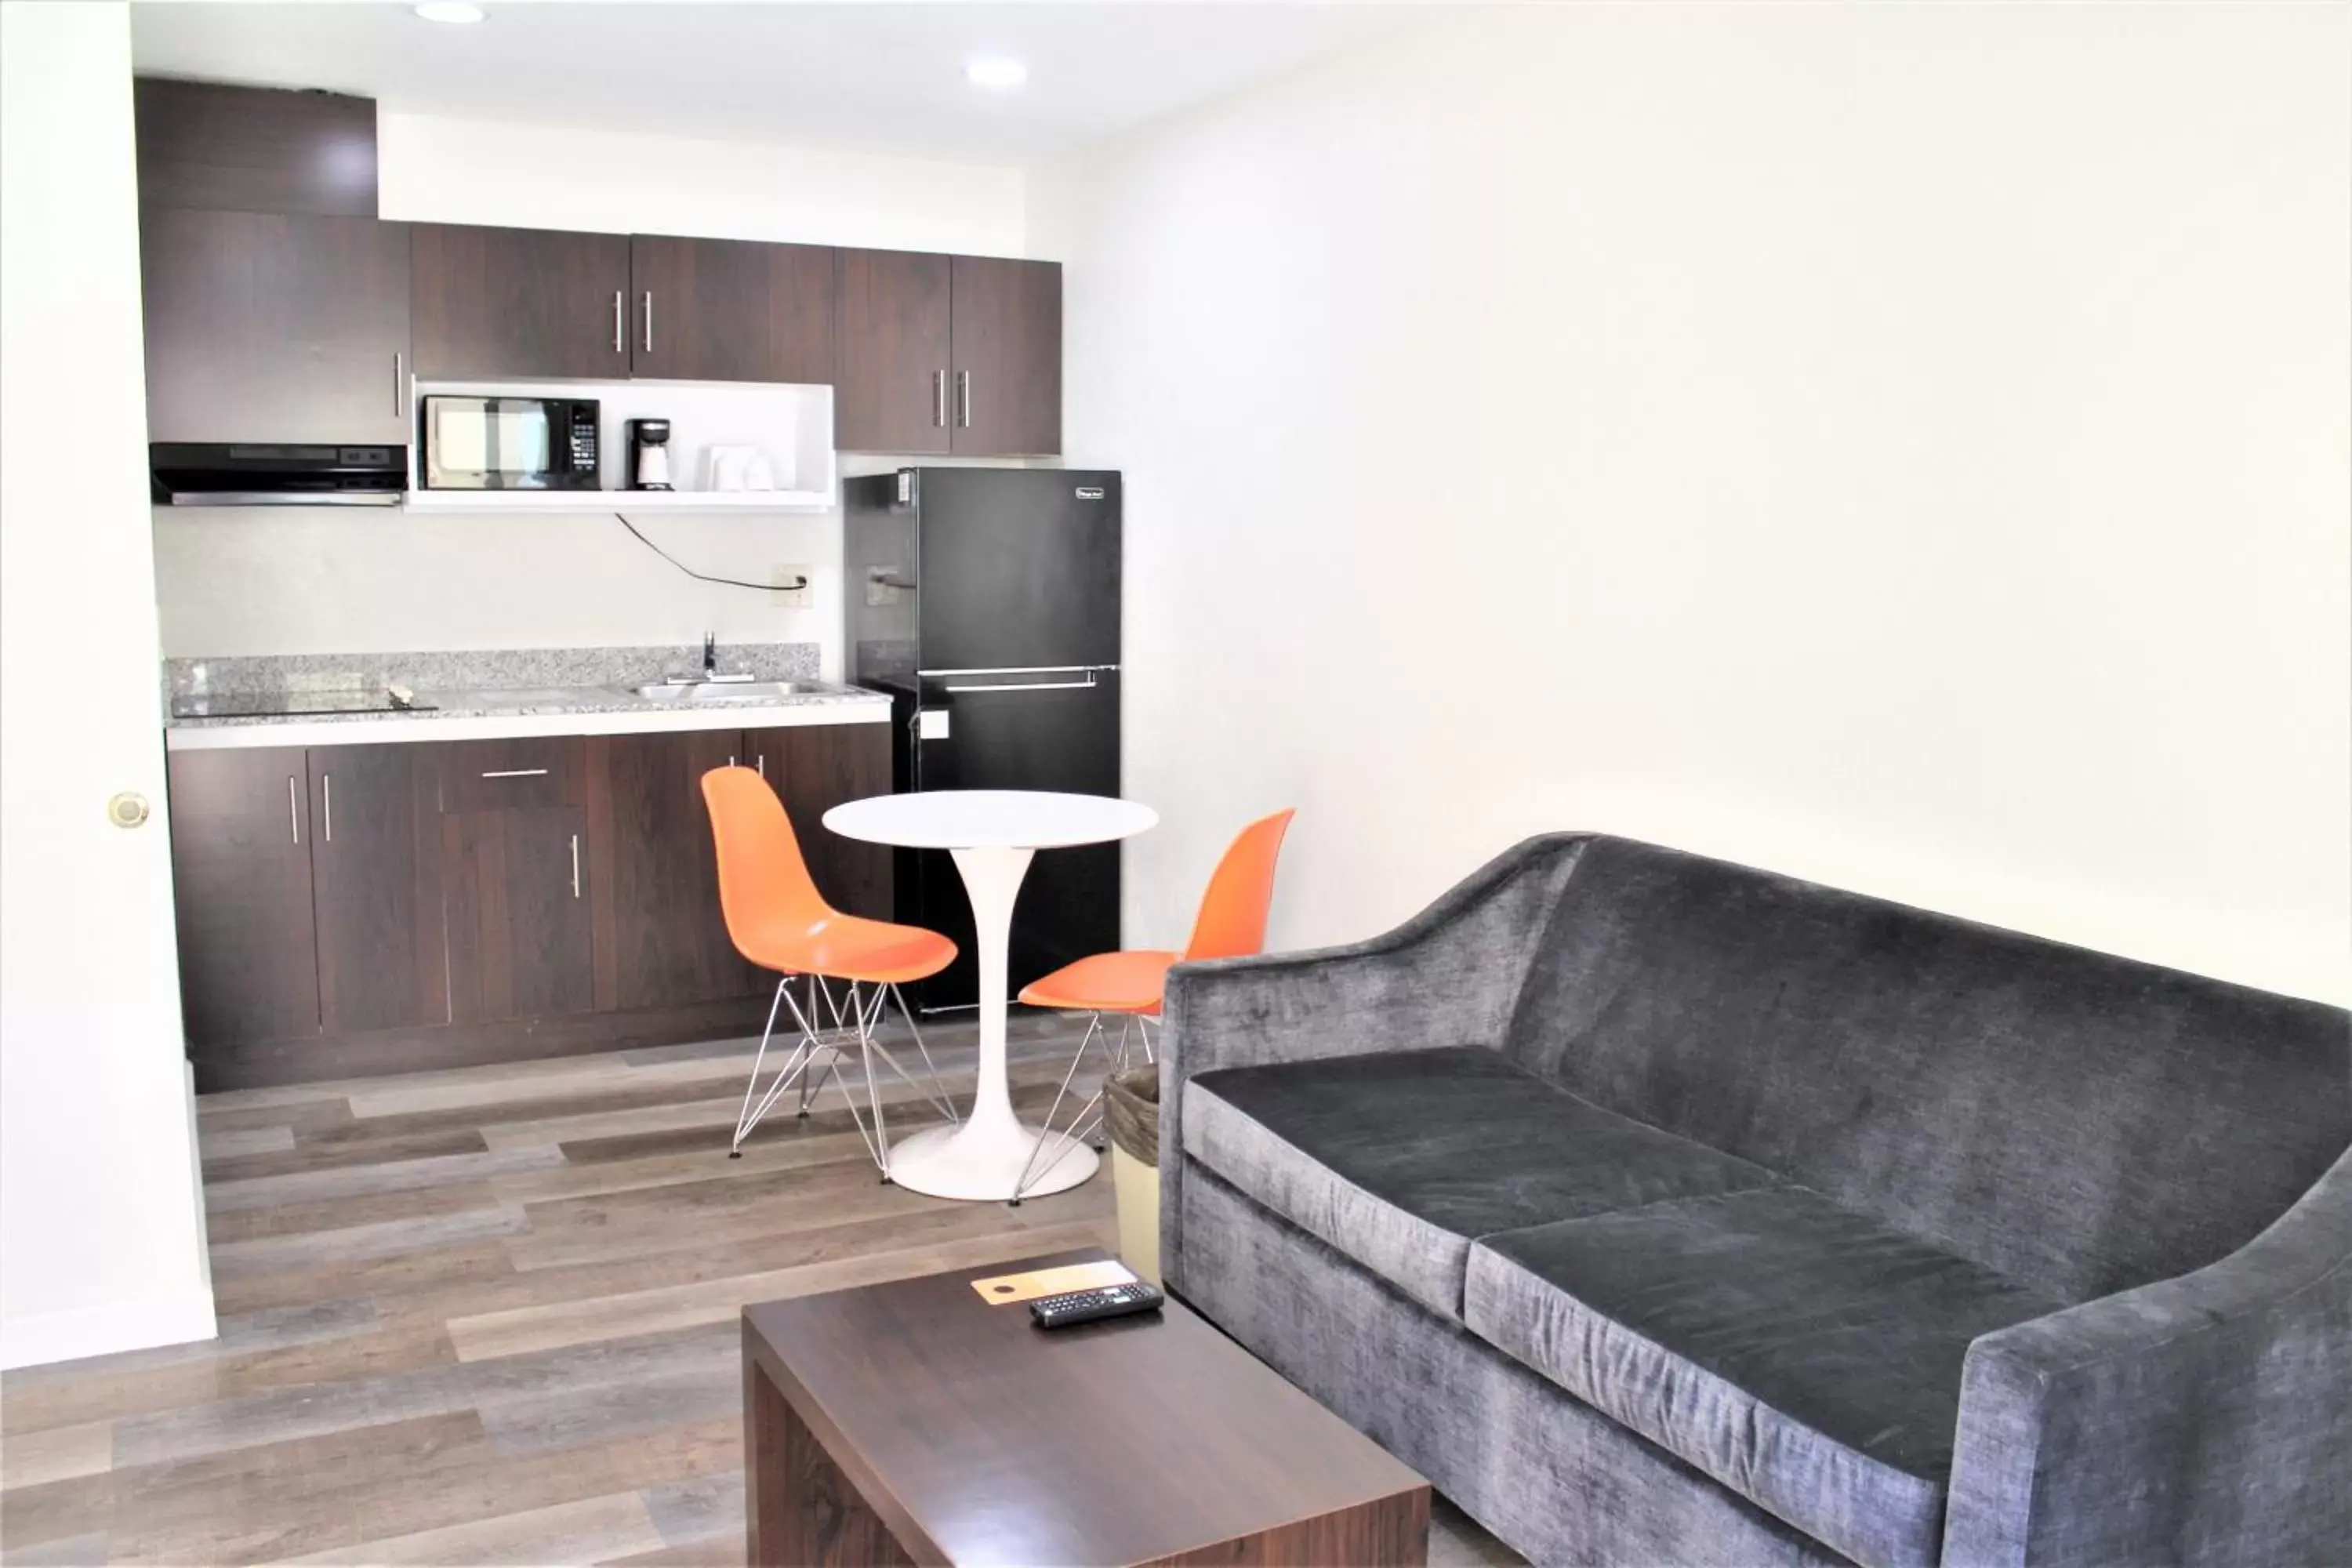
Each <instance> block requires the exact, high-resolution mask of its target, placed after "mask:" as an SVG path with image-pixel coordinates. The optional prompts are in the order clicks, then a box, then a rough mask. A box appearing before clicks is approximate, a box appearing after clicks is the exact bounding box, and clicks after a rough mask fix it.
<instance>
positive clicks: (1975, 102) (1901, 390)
mask: <svg viewBox="0 0 2352 1568" xmlns="http://www.w3.org/2000/svg"><path fill="white" fill-rule="evenodd" d="M2347 18H2352V12H2347V9H2346V8H2345V7H2343V6H2340V5H2338V6H2294V5H2274V6H2273V5H2255V4H2243V5H2211V6H2193V5H2146V6H2126V5H2110V6H2077V5H2002V6H1977V5H1948V6H1932V5H1927V6H1863V5H1843V6H1818V5H1817V6H1797V5H1790V6H1760V5H1759V6H1649V5H1616V6H1599V5H1595V6H1570V7H1559V8H1542V9H1530V10H1528V11H1523V12H1518V13H1516V14H1510V15H1500V16H1498V15H1494V14H1488V15H1486V16H1480V17H1477V18H1474V19H1470V20H1467V21H1463V22H1460V23H1456V24H1453V25H1450V26H1446V27H1444V28H1441V29H1440V30H1437V31H1434V32H1432V33H1430V34H1427V35H1425V36H1422V37H1413V38H1410V39H1407V40H1405V41H1402V42H1400V43H1398V44H1396V45H1394V46H1391V47H1384V48H1382V49H1381V50H1380V51H1378V52H1376V53H1373V54H1370V55H1366V56H1362V57H1358V58H1352V59H1349V60H1345V61H1341V62H1338V63H1335V64H1333V65H1331V66H1329V67H1327V68H1319V69H1318V70H1315V71H1313V72H1312V73H1310V74H1307V75H1304V76H1300V77H1295V78H1291V79H1286V80H1284V81H1282V82H1279V83H1276V84H1273V85H1270V86H1268V87H1265V88H1264V89H1258V90H1255V91H1253V92H1251V93H1248V94H1246V95H1244V96H1242V97H1239V98H1236V99H1234V100H1227V101H1225V102H1223V103H1221V104H1218V105H1215V106H1213V107H1210V108H1208V109H1206V110H1202V111H1199V112H1196V113H1193V114H1192V115H1190V116H1188V117H1185V118H1182V119H1181V120H1179V121H1174V122H1171V123H1166V124H1163V125H1162V126H1161V127H1160V128H1157V129H1155V130H1152V131H1150V132H1145V133H1141V134H1139V136H1138V137H1136V138H1134V139H1131V140H1129V141H1128V142H1123V143H1120V144H1118V145H1115V146H1112V147H1109V148H1107V149H1105V150H1103V151H1101V153H1099V154H1098V155H1097V156H1095V157H1092V158H1089V159H1087V160H1086V161H1084V162H1083V163H1079V164H1077V165H1076V166H1074V167H1072V168H1069V169H1066V170H1063V171H1060V172H1059V173H1058V174H1055V175H1054V176H1052V177H1050V178H1042V179H1038V180H1034V181H1033V184H1032V187H1031V223H1032V237H1033V244H1034V245H1036V246H1037V247H1038V253H1039V254H1042V255H1059V256H1061V257H1062V258H1064V259H1065V260H1066V262H1067V264H1068V272H1067V275H1066V277H1067V282H1066V287H1067V311H1068V321H1067V332H1068V356H1069V357H1068V367H1067V387H1068V395H1067V401H1068V429H1069V442H1068V448H1067V450H1068V456H1069V460H1070V461H1071V462H1072V463H1073V464H1085V465H1088V466H1093V465H1105V466H1117V467H1119V468H1124V469H1126V471H1127V475H1128V489H1127V494H1128V497H1129V535H1128V562H1129V574H1128V583H1129V598H1128V606H1129V610H1128V616H1129V619H1128V640H1127V646H1126V660H1127V668H1128V675H1127V692H1128V701H1129V707H1128V729H1127V763H1128V781H1129V790H1130V792H1131V793H1133V794H1134V795H1138V796H1139V797H1140V798H1142V799H1145V800H1147V801H1151V802H1153V803H1155V804H1157V805H1160V807H1161V808H1162V811H1163V814H1164V816H1165V823H1164V826H1162V827H1161V828H1160V830H1158V831H1157V832H1155V833H1153V834H1150V835H1148V836H1146V837H1143V838H1141V839H1139V840H1136V841H1135V842H1134V843H1133V845H1132V846H1130V849H1129V856H1130V858H1129V888H1130V889H1132V890H1131V892H1130V895H1129V898H1130V910H1129V931H1128V935H1129V940H1130V941H1133V942H1146V943H1150V942H1171V941H1178V940H1181V935H1182V932H1183V930H1184V929H1185V921H1186V919H1187V918H1188V916H1189V911H1190V909H1191V907H1192V902H1193V900H1196V899H1197V898H1198V896H1199V890H1200V888H1201V885H1202V879H1203V878H1204V877H1205V875H1206V873H1207V870H1208V868H1209V865H1210V863H1211V861H1212V860H1213V858H1214V856H1215V854H1216V853H1217V851H1218V850H1219V849H1220V848H1221V847H1222V846H1223V842H1224V841H1225V839H1226V838H1227V837H1228V836H1229V835H1231V833H1232V832H1233V831H1234V829H1235V828H1236V827H1237V826H1239V825H1240V823H1241V822H1242V821H1243V820H1244V818H1246V817H1247V816H1251V815H1253V814H1255V813H1259V812H1263V811H1265V810H1268V809H1270V808H1272V807H1275V806H1277V805H1285V804H1296V805H1298V806H1299V807H1300V808H1301V811H1300V814H1299V816H1298V820H1297V826H1296V828H1295V830H1294V832H1293V835H1292V839H1291V847H1290V849H1289V851H1288V855H1287V859H1286V868H1285V876H1284V880H1283V884H1282V889H1281V891H1280V894H1279V895H1278V897H1277V900H1276V906H1277V907H1276V921H1275V925H1274V932H1273V934H1274V937H1275V939H1276V941H1277V942H1280V943H1283V944H1302V943H1308V942H1327V941H1332V940H1336V939H1342V938H1351V937H1356V936H1360V935H1362V934H1365V933H1367V932H1370V931H1376V930H1379V929H1381V928H1384V927H1386V926H1387V925H1389V924H1390V923H1391V922H1393V921H1396V920H1398V919H1400V918H1402V917H1403V916H1404V915H1406V914H1408V913H1410V912H1411V911H1412V910H1415V909H1417V908H1418V907H1420V906H1421V905H1422V904H1423V902H1424V901H1425V900H1428V899H1429V898H1431V897H1432V896H1433V895H1434V894H1436V893H1437V892H1438V891H1440V890H1441V889H1444V887H1446V886H1448V885H1449V884H1451V883H1452V882H1453V881H1454V880H1455V879H1458V878H1459V877H1461V876H1463V875H1464V874H1465V873H1466V872H1468V871H1469V870H1470V869H1471V868H1473V867H1475V865H1477V864H1478V863H1479V862H1481V861H1482V860H1483V859H1485V858H1486V857H1488V856H1490V855H1492V854H1494V853H1496V851H1498V850H1500V849H1501V848H1503V847H1506V846H1507V845H1508V844H1510V843H1512V842H1513V841H1514V840H1516V839H1517V838H1518V837H1521V836H1523V835H1526V834H1529V833H1534V832H1537V831H1540V830H1545V829H1552V828H1570V827H1588V828H1600V829H1608V830H1613V831H1617V832H1622V833H1628V834H1633V835H1637V836H1641V837H1649V838H1653V839H1656V840H1661V841H1664V842H1667V843H1671V844H1676V845H1680V846H1684V847H1690V848H1694V849H1697V850H1701V851H1706V852H1711V853H1715V854H1719V855H1724V856H1727V857H1731V858H1738V859H1743V860H1746V861H1748V862H1751V863H1757V864H1762V865H1766V866H1769V867H1773V868H1780V869H1784V870H1788V871H1791V872H1794V873H1797V874H1800V875H1804V876H1811V877H1814V878H1818V879H1822V880H1826V881H1830V882H1833V883H1839V884H1843V885H1845V886H1848V887H1853V888H1858V889H1866V890H1870V891H1874V892H1878V893H1882V894H1885V895H1889V896H1892V897H1895V898H1898V899H1903V900H1910V901H1914V902H1917V903H1921V904H1926V905H1928V906H1932V907H1936V908H1940V909H1944V910H1953V911H1957V912H1959V913H1963V914H1966V915H1970V916H1974V917H1977V918H1980V919H1984V920H1988V921H1996V922H1999V923H2002V924H2007V925H2012V926H2018V927H2022V928H2025V929H2028V930H2032V931H2041V932H2044V933H2048V934H2051V935H2053V936H2057V937H2060V938H2064V939H2068V940H2072V941H2075V942H2083V943H2086V944H2088V945H2092V946H2095V947H2101V948H2106V949H2109V950H2113V951H2117V952H2126V953H2132V954H2136V955H2139V956H2143V957H2146V958H2149V959H2154V960H2158V961H2161V962H2165V963H2174V964H2179V965H2182V966H2185V967H2188V968H2190V969H2195V970H2201V971H2204V972H2207V973H2215V974H2220V975H2224V976H2228V977H2231V978H2235V979H2240V980H2242V981H2246V982H2250V983H2252V984H2259V985H2265V986H2270V987H2274V988H2278V989H2282V990H2286V991H2293V992H2301V993H2305V994H2314V995H2320V996H2326V997H2333V998H2338V999H2341V998H2345V997H2347V996H2352V968H2348V967H2347V954H2352V889H2347V879H2352V837H2347V834H2348V833H2352V812H2348V811H2347V804H2348V803H2352V605H2347V590H2348V589H2352V539H2348V538H2347V515H2348V514H2352V495H2347V468H2352V438H2347V431H2348V430H2352V410H2347V382H2348V381H2352V322H2347V286H2346V280H2347V275H2352V247H2347V230H2352V142H2348V140H2347V139H2348V138H2352V130H2347V128H2352V96H2347V75H2346V72H2345V69H2344V62H2345V59H2346V56H2347V43H2352V26H2347Z"/></svg>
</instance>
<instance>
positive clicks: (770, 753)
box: [743, 724, 891, 921]
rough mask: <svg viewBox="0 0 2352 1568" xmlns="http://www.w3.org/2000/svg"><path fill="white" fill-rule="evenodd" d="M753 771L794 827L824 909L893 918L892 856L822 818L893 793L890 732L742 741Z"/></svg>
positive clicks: (761, 735)
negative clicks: (772, 790) (838, 807)
mask: <svg viewBox="0 0 2352 1568" xmlns="http://www.w3.org/2000/svg"><path fill="white" fill-rule="evenodd" d="M743 750H744V753H745V754H746V755H747V756H748V757H749V758H750V759H751V765H752V766H753V767H755V768H757V769H759V770H760V773H761V776H762V777H764V778H766V779H767V781H768V783H769V784H772V785H773V786H774V788H775V791H776V794H777V795H778V796H779V797H780V798H781V799H782V801H783V803H784V810H785V812H786V813H787V814H788V815H789V816H791V817H792V819H793V834H794V836H795V837H798V838H799V839H800V843H801V858H803V859H804V860H806V861H807V862H808V868H809V875H810V876H812V877H814V879H816V888H817V891H818V892H820V893H823V894H824V899H825V902H827V903H829V904H831V905H832V906H833V907H834V908H835V909H837V910H841V911H842V912H843V913H844V914H852V915H864V916H866V918H867V919H869V920H877V921H887V920H888V919H889V918H890V906H891V900H890V848H889V847H888V846H887V845H884V844H868V843H866V841H865V840H863V839H858V838H844V837H841V835H839V834H837V833H835V832H834V831H833V830H832V829H831V828H829V827H827V826H824V814H825V813H826V812H827V811H828V810H830V809H832V808H833V807H834V806H836V805H840V804H841V803H842V802H844V801H847V800H862V799H864V798H866V796H867V795H888V794H889V793H890V726H889V725H888V724H798V725H794V726H793V727H791V728H789V729H780V730H752V731H747V732H746V733H745V734H744V736H743Z"/></svg>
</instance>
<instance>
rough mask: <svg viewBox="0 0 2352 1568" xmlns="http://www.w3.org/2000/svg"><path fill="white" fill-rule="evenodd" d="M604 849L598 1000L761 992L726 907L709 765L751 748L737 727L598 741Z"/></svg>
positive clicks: (597, 833)
mask: <svg viewBox="0 0 2352 1568" xmlns="http://www.w3.org/2000/svg"><path fill="white" fill-rule="evenodd" d="M588 744H589V747H590V749H591V751H592V752H593V762H592V763H591V765H590V768H589V773H588V776H589V786H588V788H589V795H588V799H589V823H590V837H591V839H592V840H593V844H594V847H595V849H596V866H597V874H596V878H595V908H594V911H593V913H594V918H595V946H596V1004H597V1005H598V1006H600V1007H674V1006H679V1005H684V1004H687V1003H689V1002H708V1001H711V1000H714V999H716V998H718V997H721V996H747V995H750V994H751V993H752V992H753V990H754V989H756V988H757V984H756V982H755V980H754V977H753V974H752V971H751V965H750V964H748V963H745V962H744V961H743V958H742V956H741V955H740V953H738V952H736V951H735V944H734V942H731V941H730V940H729V938H728V935H727V922H726V921H725V919H724V918H723V917H722V916H721V915H720V913H719V860H718V850H717V848H716V847H714V846H713V845H712V843H711V839H710V813H709V808H708V807H706V806H705V805H703V801H702V775H703V774H704V773H709V771H710V770H711V769H713V768H723V767H726V766H727V765H729V764H730V763H734V762H736V761H738V760H739V759H740V757H741V756H742V747H743V736H742V732H741V731H737V730H717V731H689V732H688V733H686V734H680V735H603V736H599V737H597V738H596V739H594V740H593V741H591V742H588Z"/></svg>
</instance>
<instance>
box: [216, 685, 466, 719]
mask: <svg viewBox="0 0 2352 1568" xmlns="http://www.w3.org/2000/svg"><path fill="white" fill-rule="evenodd" d="M432 707H433V704H432V703H430V702H395V701H394V700H392V697H391V694H390V693H388V692H383V691H223V692H215V693H212V694H210V695H207V696H204V697H174V698H173V699H172V717H173V718H174V719H299V718H302V717H305V716H308V715H311V714H319V713H406V712H411V711H415V710H424V709H430V708H432Z"/></svg>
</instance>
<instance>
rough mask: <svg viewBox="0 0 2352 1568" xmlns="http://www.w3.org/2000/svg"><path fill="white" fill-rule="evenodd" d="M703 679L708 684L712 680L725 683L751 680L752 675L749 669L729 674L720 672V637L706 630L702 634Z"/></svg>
mask: <svg viewBox="0 0 2352 1568" xmlns="http://www.w3.org/2000/svg"><path fill="white" fill-rule="evenodd" d="M702 679H703V680H704V682H705V683H706V684H708V683H709V682H712V681H718V682H720V683H725V682H729V681H746V680H750V679H752V675H751V671H750V670H748V669H739V670H735V671H733V672H732V673H730V674H727V675H721V674H719V639H718V637H716V636H714V635H713V634H711V633H709V632H705V633H703V634H702Z"/></svg>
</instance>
